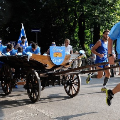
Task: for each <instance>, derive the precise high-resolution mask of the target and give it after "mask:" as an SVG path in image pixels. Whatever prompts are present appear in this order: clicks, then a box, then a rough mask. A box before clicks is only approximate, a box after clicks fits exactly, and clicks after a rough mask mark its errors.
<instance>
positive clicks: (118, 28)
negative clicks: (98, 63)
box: [106, 22, 120, 106]
mask: <svg viewBox="0 0 120 120" xmlns="http://www.w3.org/2000/svg"><path fill="white" fill-rule="evenodd" d="M116 39H117V46H116V51H117V53H118V54H120V22H118V23H116V24H115V25H114V26H113V27H112V29H111V30H110V33H109V39H108V61H109V64H110V65H114V55H113V54H112V47H113V41H114V40H116ZM117 92H120V83H119V84H118V85H117V86H116V87H114V88H113V89H112V90H110V89H109V90H106V103H107V104H108V105H109V106H110V105H111V100H112V98H113V96H114V94H116V93H117Z"/></svg>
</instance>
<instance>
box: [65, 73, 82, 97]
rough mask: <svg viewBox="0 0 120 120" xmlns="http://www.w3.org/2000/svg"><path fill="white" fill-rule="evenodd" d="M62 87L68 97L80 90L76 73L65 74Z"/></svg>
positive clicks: (78, 76) (73, 95) (79, 81)
mask: <svg viewBox="0 0 120 120" xmlns="http://www.w3.org/2000/svg"><path fill="white" fill-rule="evenodd" d="M64 78H65V83H64V89H65V92H66V93H67V94H68V95H69V96H70V97H75V96H76V95H77V94H78V93H79V90H80V85H81V78H80V75H78V74H71V75H65V76H64Z"/></svg>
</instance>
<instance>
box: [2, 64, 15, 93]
mask: <svg viewBox="0 0 120 120" xmlns="http://www.w3.org/2000/svg"><path fill="white" fill-rule="evenodd" d="M12 78H13V75H12V71H11V68H10V66H8V65H6V64H4V65H3V66H2V68H1V86H2V90H3V92H4V93H5V95H8V94H10V93H11V91H12V84H11V80H12Z"/></svg>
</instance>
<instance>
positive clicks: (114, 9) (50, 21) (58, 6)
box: [0, 0, 120, 55]
mask: <svg viewBox="0 0 120 120" xmlns="http://www.w3.org/2000/svg"><path fill="white" fill-rule="evenodd" d="M3 2H4V4H3ZM0 6H1V7H2V9H0V20H1V19H2V20H1V21H0V33H1V36H0V37H3V38H4V40H8V41H10V40H16V41H17V40H18V37H19V33H20V29H21V23H23V24H24V26H25V30H26V34H27V37H28V41H31V40H33V41H35V34H34V33H31V29H32V28H41V33H39V34H38V39H39V40H38V41H39V43H38V44H39V45H40V46H41V47H42V46H45V47H42V50H43V52H44V51H46V50H47V49H48V47H49V46H50V44H51V42H52V41H55V42H56V44H57V45H62V44H63V42H64V39H65V38H69V39H70V40H71V45H72V46H73V48H74V51H76V50H77V51H79V50H80V49H85V50H86V52H87V54H88V55H90V49H89V45H90V44H91V43H92V42H93V41H92V37H93V36H95V34H94V31H98V32H99V34H100V35H102V32H103V31H104V30H105V29H111V27H112V26H113V25H114V24H115V23H116V22H118V21H119V19H120V17H119V16H120V0H34V2H33V1H30V0H20V1H16V0H10V1H8V0H1V1H0ZM4 9H5V10H4ZM82 14H83V16H82ZM80 19H81V20H83V21H85V26H84V24H83V23H82V25H83V26H84V27H85V30H84V29H81V28H79V20H80ZM95 24H96V26H97V25H100V31H99V30H98V29H95V30H94V31H93V33H91V31H90V29H91V28H94V26H95ZM80 30H81V31H83V33H85V34H83V33H80ZM92 34H93V36H92ZM79 35H80V36H84V37H83V38H84V39H82V40H81V41H82V43H83V44H81V43H80V39H79V37H78V36H79ZM97 40H98V39H96V41H97Z"/></svg>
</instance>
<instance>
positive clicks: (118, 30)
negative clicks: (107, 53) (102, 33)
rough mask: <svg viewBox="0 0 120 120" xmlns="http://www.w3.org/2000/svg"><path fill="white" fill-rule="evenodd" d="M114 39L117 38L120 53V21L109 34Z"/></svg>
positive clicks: (117, 48)
mask: <svg viewBox="0 0 120 120" xmlns="http://www.w3.org/2000/svg"><path fill="white" fill-rule="evenodd" d="M108 36H109V37H110V38H111V39H112V40H116V39H117V43H116V50H117V53H118V54H120V22H118V23H116V24H115V25H114V26H113V27H112V28H111V30H110V33H109V35H108Z"/></svg>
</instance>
